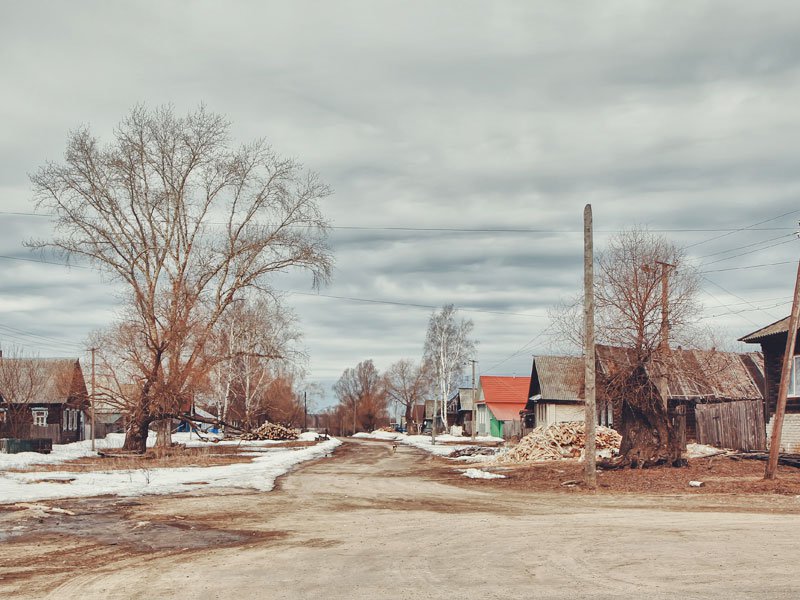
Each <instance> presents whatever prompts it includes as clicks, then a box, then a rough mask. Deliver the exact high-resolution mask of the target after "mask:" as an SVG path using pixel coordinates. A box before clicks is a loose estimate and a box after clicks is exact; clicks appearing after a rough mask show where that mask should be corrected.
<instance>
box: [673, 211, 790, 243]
mask: <svg viewBox="0 0 800 600" xmlns="http://www.w3.org/2000/svg"><path fill="white" fill-rule="evenodd" d="M799 212H800V210H790V211H789V212H785V213H783V214H781V215H778V216H777V217H772V218H770V219H765V220H764V221H759V222H758V223H753V224H752V225H748V226H747V227H741V228H739V229H734V230H733V231H728V232H727V233H723V234H722V235H717V236H714V237H710V238H708V239H707V240H702V241H700V242H695V243H694V244H689V245H688V246H686V247H685V248H687V249H688V248H693V247H694V246H700V245H702V244H707V243H708V242H713V241H714V240H718V239H720V238H724V237H727V236H729V235H732V234H734V233H738V232H739V231H765V230H764V229H756V227H758V226H759V225H763V224H764V223H769V222H771V221H777V220H778V219H782V218H783V217H788V216H789V215H792V214H795V213H799ZM784 229H785V228H784ZM776 231H777V230H776Z"/></svg>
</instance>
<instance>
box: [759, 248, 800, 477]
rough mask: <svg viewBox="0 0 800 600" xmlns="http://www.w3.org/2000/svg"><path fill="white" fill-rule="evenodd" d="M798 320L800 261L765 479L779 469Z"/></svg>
mask: <svg viewBox="0 0 800 600" xmlns="http://www.w3.org/2000/svg"><path fill="white" fill-rule="evenodd" d="M798 321H800V263H798V264H797V277H796V278H795V282H794V300H793V302H792V316H790V317H789V332H788V333H787V335H786V352H784V354H783V366H782V368H781V383H780V385H779V386H778V401H777V406H776V407H775V416H774V417H773V419H774V420H773V421H772V435H771V436H770V438H769V460H768V461H767V468H766V471H765V472H764V479H775V472H776V471H777V470H778V453H779V452H780V449H781V434H782V433H783V417H784V415H785V414H786V396H787V395H788V394H789V378H790V375H791V370H792V356H793V355H794V347H795V343H796V341H797V325H798Z"/></svg>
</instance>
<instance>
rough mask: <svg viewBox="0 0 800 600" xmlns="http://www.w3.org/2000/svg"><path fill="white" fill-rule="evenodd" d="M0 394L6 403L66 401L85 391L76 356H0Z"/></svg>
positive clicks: (85, 394) (84, 395) (79, 396)
mask: <svg viewBox="0 0 800 600" xmlns="http://www.w3.org/2000/svg"><path fill="white" fill-rule="evenodd" d="M0 396H2V398H3V400H4V401H6V402H9V403H27V404H65V403H67V402H70V401H71V400H75V399H78V398H83V399H84V400H85V398H86V396H87V393H86V384H85V382H84V380H83V373H82V372H81V368H80V363H79V362H78V359H77V358H2V359H0Z"/></svg>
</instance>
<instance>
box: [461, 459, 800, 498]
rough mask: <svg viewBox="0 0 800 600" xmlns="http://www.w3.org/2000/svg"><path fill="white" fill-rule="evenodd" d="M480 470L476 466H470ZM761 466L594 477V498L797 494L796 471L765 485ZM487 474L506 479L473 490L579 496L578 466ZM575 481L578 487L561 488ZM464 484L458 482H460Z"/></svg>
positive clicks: (716, 463)
mask: <svg viewBox="0 0 800 600" xmlns="http://www.w3.org/2000/svg"><path fill="white" fill-rule="evenodd" d="M474 466H475V467H477V468H484V467H482V466H481V465H480V464H476V465H474ZM764 466H765V463H764V462H762V461H759V460H734V459H732V458H729V457H726V456H719V457H712V458H695V459H692V460H690V461H689V466H687V467H682V468H671V467H654V468H650V469H621V470H616V471H600V472H598V477H597V484H598V492H599V493H609V494H683V493H686V494H781V495H800V469H797V468H794V467H784V466H781V467H779V468H778V474H777V478H776V479H775V480H772V481H765V480H764ZM488 470H491V471H496V472H499V473H502V474H503V475H505V476H506V479H492V480H479V481H478V482H477V483H476V482H475V480H470V479H467V478H465V477H461V479H462V480H464V482H468V485H469V484H472V485H476V484H478V485H487V484H488V485H492V486H497V487H505V488H510V489H519V490H529V491H561V492H575V493H581V492H585V491H587V490H586V489H585V487H584V486H583V463H581V462H578V461H558V462H548V463H533V464H530V465H525V466H516V467H511V468H508V469H503V470H498V469H492V468H489V469H488ZM690 481H702V482H703V486H702V487H690V486H689V482H690ZM565 482H578V485H569V486H565V485H563V484H564V483H565ZM462 483H463V482H462Z"/></svg>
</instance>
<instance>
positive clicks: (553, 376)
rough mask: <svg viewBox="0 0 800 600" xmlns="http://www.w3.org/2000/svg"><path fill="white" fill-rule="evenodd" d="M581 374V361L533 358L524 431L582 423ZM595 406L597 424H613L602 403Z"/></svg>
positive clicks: (582, 382) (576, 359)
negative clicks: (561, 424) (567, 423)
mask: <svg viewBox="0 0 800 600" xmlns="http://www.w3.org/2000/svg"><path fill="white" fill-rule="evenodd" d="M584 373H585V365H584V360H583V358H582V357H580V356H536V357H534V359H533V366H532V367H531V384H530V388H529V390H528V402H527V404H526V405H525V413H524V415H523V418H524V422H523V428H524V429H525V430H529V429H533V428H534V427H547V426H548V425H553V424H554V423H563V422H566V421H584V420H585V418H586V415H585V410H584V407H585V404H586V401H585V387H584ZM597 404H598V423H600V424H601V425H609V424H610V422H611V421H612V420H613V417H612V414H611V411H610V410H606V409H605V404H603V403H602V402H598V403H597Z"/></svg>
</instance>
